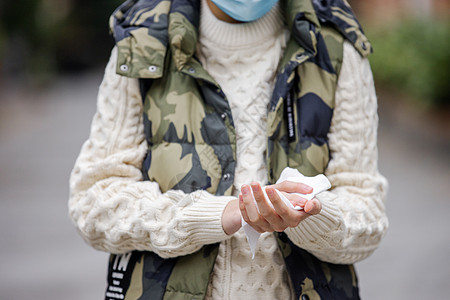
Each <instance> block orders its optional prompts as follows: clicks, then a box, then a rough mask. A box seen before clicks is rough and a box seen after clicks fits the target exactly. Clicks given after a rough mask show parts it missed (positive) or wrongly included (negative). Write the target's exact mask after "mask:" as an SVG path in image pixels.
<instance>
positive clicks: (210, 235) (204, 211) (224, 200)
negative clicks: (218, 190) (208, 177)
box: [179, 191, 235, 245]
mask: <svg viewBox="0 0 450 300" xmlns="http://www.w3.org/2000/svg"><path fill="white" fill-rule="evenodd" d="M233 199H235V197H232V196H214V195H212V194H210V193H208V192H206V191H196V192H193V193H190V194H188V195H186V197H185V199H183V201H182V202H181V203H180V204H179V205H186V207H185V208H184V209H183V218H184V220H183V222H182V224H185V229H186V231H187V232H190V233H191V238H192V242H193V243H195V244H201V245H207V244H214V243H217V242H221V241H223V240H226V239H228V238H230V236H228V235H227V234H226V233H225V231H224V230H223V227H222V213H223V211H224V209H225V207H226V206H227V204H228V203H229V202H230V201H231V200H233Z"/></svg>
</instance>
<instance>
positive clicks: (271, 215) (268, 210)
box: [251, 183, 281, 223]
mask: <svg viewBox="0 0 450 300" xmlns="http://www.w3.org/2000/svg"><path fill="white" fill-rule="evenodd" d="M251 187H252V190H253V195H254V196H255V200H256V204H257V205H258V210H259V214H260V215H261V216H262V217H263V218H264V219H265V220H267V221H268V222H269V223H274V222H277V221H278V222H279V221H280V220H281V219H280V216H278V214H277V213H276V212H275V210H274V209H273V208H272V207H271V206H270V205H269V203H268V202H267V200H266V197H265V196H264V193H263V190H262V188H261V186H260V185H259V183H252V186H251Z"/></svg>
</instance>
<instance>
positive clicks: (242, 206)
mask: <svg viewBox="0 0 450 300" xmlns="http://www.w3.org/2000/svg"><path fill="white" fill-rule="evenodd" d="M239 209H240V211H241V215H242V218H243V219H244V221H245V222H247V224H248V225H250V226H251V227H252V228H253V229H255V230H256V231H257V232H259V233H263V232H266V231H268V232H273V230H271V231H270V230H264V229H263V228H261V227H260V226H258V225H255V224H253V223H252V222H251V221H250V219H249V218H248V214H247V210H246V209H245V204H244V199H243V197H242V194H240V195H239Z"/></svg>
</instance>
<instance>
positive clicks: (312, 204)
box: [304, 198, 322, 215]
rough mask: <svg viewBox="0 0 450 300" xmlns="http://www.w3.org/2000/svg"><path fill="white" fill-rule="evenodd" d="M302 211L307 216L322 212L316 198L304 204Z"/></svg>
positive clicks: (320, 204)
mask: <svg viewBox="0 0 450 300" xmlns="http://www.w3.org/2000/svg"><path fill="white" fill-rule="evenodd" d="M304 210H305V212H306V213H307V214H310V215H317V214H318V213H320V211H321V210H322V203H320V201H319V200H318V199H317V198H312V199H311V200H309V201H308V202H306V204H305V207H304Z"/></svg>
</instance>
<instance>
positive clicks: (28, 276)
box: [0, 73, 450, 300]
mask: <svg viewBox="0 0 450 300" xmlns="http://www.w3.org/2000/svg"><path fill="white" fill-rule="evenodd" d="M100 77H101V75H100V74H99V73H97V74H93V75H89V76H83V77H74V78H66V79H64V80H63V81H61V82H59V83H58V84H57V85H56V86H55V87H53V88H51V89H50V90H46V91H42V92H33V93H30V92H26V91H19V90H18V89H17V88H14V87H13V88H12V89H11V91H8V92H6V91H5V90H3V92H0V105H1V106H0V241H1V242H0V266H1V268H0V299H5V300H15V299H20V300H28V299H34V300H53V299H55V300H56V299H65V300H72V299H73V300H75V299H77V300H79V299H83V300H90V299H92V300H94V299H102V295H103V290H104V282H105V281H104V278H105V269H106V264H107V255H105V254H103V253H100V252H97V251H95V250H92V249H91V248H89V247H88V246H87V245H85V244H84V243H83V241H82V240H81V239H80V238H79V236H78V235H77V233H76V231H75V229H74V227H73V226H72V224H71V223H70V221H69V219H68V217H67V208H66V202H67V199H68V177H69V172H70V170H71V167H72V165H73V163H74V160H75V158H76V156H77V153H78V151H79V149H80V147H81V144H82V142H83V141H84V140H85V139H86V138H87V135H88V132H89V125H90V120H91V118H92V115H93V113H94V111H95V94H96V90H97V85H98V84H99V82H100V79H101V78H100ZM381 108H382V111H387V110H388V105H382V107H381ZM381 116H382V117H381V126H380V134H379V150H380V169H381V171H382V173H383V174H384V175H385V176H387V177H388V179H389V180H390V192H389V202H388V210H389V216H390V223H391V228H390V230H389V232H388V234H387V236H386V238H385V239H384V241H383V243H382V244H381V246H380V248H379V250H378V251H377V252H376V253H375V254H374V255H373V256H372V257H370V258H369V259H367V260H366V261H364V262H361V263H359V264H357V269H358V271H359V276H360V285H361V295H362V296H363V299H373V300H375V299H448V298H449V296H448V295H449V293H450V286H449V284H448V283H447V282H448V278H450V257H449V253H450V234H449V228H450V218H449V211H450V196H449V195H450V147H449V145H450V141H445V142H442V141H440V140H439V139H437V138H436V137H434V136H429V135H428V133H427V132H426V131H421V130H419V129H418V128H419V127H420V126H419V127H417V126H416V127H415V124H417V123H416V122H412V123H411V122H410V123H408V122H406V123H402V124H403V125H398V122H397V119H396V118H397V116H396V115H392V114H389V113H383V114H382V115H381ZM419 123H420V122H419ZM404 124H414V126H413V125H411V126H410V125H407V126H405V125H404ZM447 130H448V131H450V128H448V129H447Z"/></svg>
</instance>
